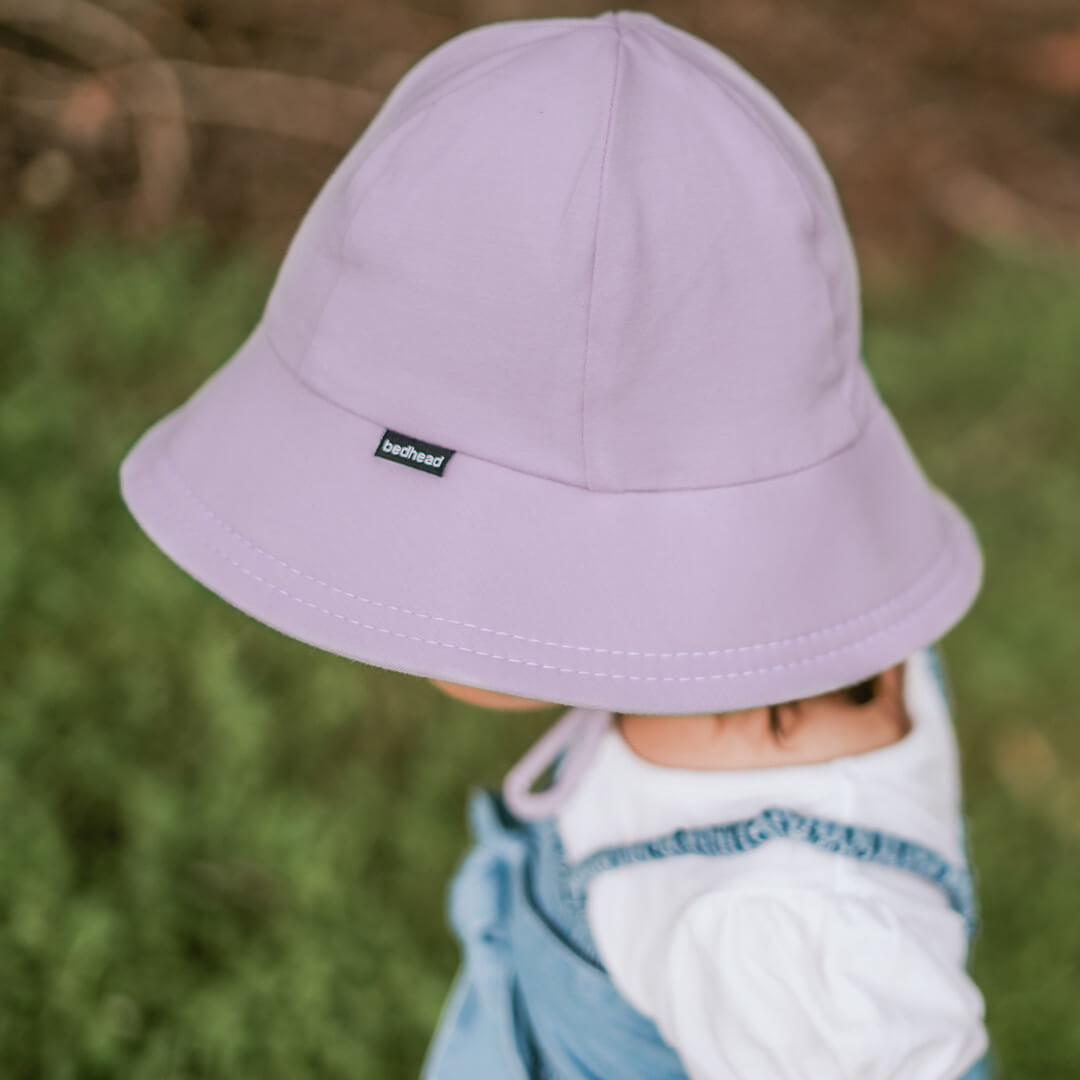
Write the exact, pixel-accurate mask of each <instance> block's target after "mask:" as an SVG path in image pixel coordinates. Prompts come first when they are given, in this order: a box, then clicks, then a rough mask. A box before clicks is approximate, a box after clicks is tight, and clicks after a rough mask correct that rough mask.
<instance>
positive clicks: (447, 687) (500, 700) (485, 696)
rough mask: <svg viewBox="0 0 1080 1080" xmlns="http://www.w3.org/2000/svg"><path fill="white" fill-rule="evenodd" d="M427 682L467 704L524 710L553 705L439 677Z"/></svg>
mask: <svg viewBox="0 0 1080 1080" xmlns="http://www.w3.org/2000/svg"><path fill="white" fill-rule="evenodd" d="M428 682H429V683H431V684H432V686H436V687H438V688H439V689H440V690H441V691H442V692H443V693H444V694H449V695H450V697H452V698H456V699H457V700H458V701H464V702H465V703H466V704H467V705H479V706H480V707H481V708H484V709H504V710H507V711H510V712H524V711H526V710H529V709H550V708H553V707H554V706H553V703H552V702H550V701H539V700H537V699H536V698H524V697H516V696H515V695H514V694H503V693H500V692H499V691H498V690H485V689H483V688H482V687H479V686H467V685H465V684H464V683H453V682H444V681H443V680H441V679H428Z"/></svg>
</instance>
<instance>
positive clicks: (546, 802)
mask: <svg viewBox="0 0 1080 1080" xmlns="http://www.w3.org/2000/svg"><path fill="white" fill-rule="evenodd" d="M610 718H611V713H610V712H608V711H607V710H605V709H585V708H573V709H570V710H569V711H568V712H567V713H566V714H565V715H564V716H562V717H561V718H560V719H559V720H557V721H556V722H555V723H554V724H552V726H551V727H550V728H548V730H547V731H545V732H544V734H543V735H541V736H540V738H539V739H537V740H536V742H535V743H533V745H532V746H531V747H529V749H528V750H527V751H526V752H525V754H524V756H523V757H522V758H521V760H520V761H519V762H518V763H517V764H516V765H515V766H514V767H513V768H512V769H511V770H510V771H509V772H508V773H507V774H506V778H505V779H504V780H503V785H502V794H503V801H504V802H505V803H506V805H507V807H508V808H509V809H510V811H511V812H512V813H513V814H514V815H515V816H517V817H519V818H521V819H523V820H525V821H539V820H540V819H541V818H546V817H551V816H552V815H553V814H554V813H555V812H556V811H557V810H558V809H559V807H560V806H562V804H563V803H564V802H565V801H566V799H567V798H568V797H569V796H570V795H571V794H572V793H573V791H574V789H575V788H576V787H577V786H578V783H579V781H580V780H581V778H582V776H584V775H585V770H586V769H587V768H588V765H589V763H590V762H591V761H592V759H593V756H594V755H595V753H596V750H597V748H598V747H599V745H600V737H601V736H602V735H603V734H604V732H605V730H606V729H607V727H608V724H609V722H610ZM564 749H566V750H568V754H567V757H566V759H565V761H564V762H563V765H562V767H561V769H560V770H559V775H558V779H557V781H556V782H554V783H552V785H551V786H550V787H547V788H545V789H544V790H543V791H540V792H532V791H530V790H529V788H530V787H531V786H532V785H533V784H534V783H535V782H536V778H537V777H538V776H539V775H540V774H541V773H542V772H543V771H544V770H545V769H546V768H547V767H548V765H550V764H551V762H552V761H554V760H555V758H556V757H557V755H558V754H559V752H560V751H561V750H564Z"/></svg>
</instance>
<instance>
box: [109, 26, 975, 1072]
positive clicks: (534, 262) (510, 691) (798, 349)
mask: <svg viewBox="0 0 1080 1080" xmlns="http://www.w3.org/2000/svg"><path fill="white" fill-rule="evenodd" d="M120 485H121V490H122V494H123V497H124V499H125V501H126V503H127V506H128V507H129V509H130V510H131V513H132V515H133V516H134V517H135V519H136V521H137V522H138V523H139V524H140V525H141V526H142V528H143V529H144V530H145V531H146V533H147V534H148V536H149V537H150V538H151V539H152V540H153V541H154V542H155V543H157V544H158V545H159V546H160V547H161V548H162V550H163V551H165V552H166V553H167V554H168V555H169V556H170V557H171V558H172V559H173V560H174V561H175V562H176V563H177V564H178V565H179V566H181V567H182V568H183V569H184V570H186V571H187V572H188V573H190V574H191V575H192V576H194V577H195V578H196V579H198V580H199V581H201V582H203V583H204V584H205V585H206V586H207V587H208V588H209V589H212V590H213V591H214V592H216V593H217V594H218V595H220V596H221V597H223V598H224V599H225V600H227V601H228V602H229V603H231V604H233V605H235V606H236V607H238V608H239V609H241V610H243V611H245V612H247V613H248V614H249V615H251V616H252V617H254V618H256V619H259V620H261V621H262V622H264V623H266V624H267V625H268V626H271V627H274V628H276V629H277V630H279V631H281V632H282V633H285V634H288V635H290V636H292V637H294V638H297V639H299V640H302V641H306V642H308V643H310V644H312V645H314V646H316V647H318V648H321V649H325V650H327V651H330V652H333V653H337V654H339V655H342V656H346V657H351V658H353V659H355V660H358V661H362V662H364V663H368V664H373V665H377V666H379V667H382V668H387V669H392V670H396V671H401V672H407V673H409V674H413V675H416V676H420V677H424V678H428V679H431V680H433V681H434V682H435V683H436V685H439V686H441V687H442V688H443V689H444V690H447V691H448V692H451V693H455V694H458V695H459V696H460V695H466V696H467V697H469V699H470V700H478V699H479V700H481V701H482V702H486V703H489V704H490V703H494V704H497V705H501V706H509V707H520V706H529V705H530V704H534V703H538V704H546V703H550V702H558V703H560V704H562V705H565V706H567V707H568V708H567V711H566V712H565V713H564V714H563V716H562V718H561V719H560V720H559V721H558V723H557V724H556V725H555V726H554V727H553V728H552V729H551V730H550V731H549V732H547V733H546V734H545V735H544V736H542V737H541V739H540V740H539V742H538V743H537V745H536V746H535V747H534V749H533V750H532V751H530V753H529V754H527V755H526V757H525V758H524V759H523V760H522V761H521V762H520V763H519V764H518V765H517V766H516V767H515V768H514V769H513V770H511V772H510V773H509V774H508V776H507V778H506V783H505V785H504V789H503V791H501V792H500V791H493V790H492V791H489V790H483V789H479V790H474V791H473V792H472V793H471V796H470V815H471V822H472V827H473V830H474V833H475V835H476V840H477V843H476V846H475V847H474V848H473V849H472V850H471V851H470V852H469V854H468V855H467V857H466V858H465V860H464V862H463V864H462V865H461V867H460V869H459V872H458V874H457V875H456V877H455V880H454V882H453V885H452V888H451V897H450V913H451V918H452V921H453V925H454V928H455V930H456V931H457V933H458V934H459V936H460V938H461V940H462V943H463V946H464V963H463V966H462V970H461V972H460V973H459V976H458V978H457V980H456V982H455V985H454V988H453V990H452V992H451V996H450V998H449V999H448V1001H447V1004H446V1007H445V1009H444V1011H443V1016H442V1018H441V1020H440V1023H439V1027H438V1030H437V1032H436V1033H435V1037H434V1039H433V1040H432V1044H431V1046H430V1048H429V1052H428V1054H427V1058H426V1061H425V1064H424V1077H425V1080H459V1078H466V1077H467V1078H469V1080H476V1078H489V1077H490V1078H498V1080H534V1078H559V1080H622V1078H641V1080H659V1078H664V1080H667V1078H672V1080H675V1078H680V1080H683V1078H687V1077H692V1078H694V1080H721V1078H724V1080H736V1078H737V1080H780V1078H783V1080H796V1078H798V1080H856V1078H858V1080H886V1078H888V1080H961V1078H963V1080H974V1078H981V1077H985V1076H986V1075H988V1073H987V1070H988V1068H989V1065H988V1047H987V1038H986V1033H985V1030H984V1027H983V1004H982V999H981V997H980V995H979V993H978V990H977V989H976V988H975V986H974V985H973V984H972V982H971V980H970V978H969V976H968V973H967V966H966V964H967V949H968V945H969V943H970V940H971V936H972V934H973V932H974V929H975V904H974V895H973V889H972V883H971V874H970V868H969V865H968V861H967V858H966V849H965V841H964V835H963V832H964V825H963V814H962V810H961V805H960V794H959V784H958V772H957V762H956V746H955V742H954V738H953V734H952V729H951V727H950V717H949V709H948V698H947V696H946V694H945V682H944V677H943V674H942V672H941V671H940V657H939V654H938V652H937V645H936V643H937V642H938V641H940V639H941V638H942V637H943V636H944V635H945V634H946V633H947V632H948V631H949V630H950V629H951V628H952V627H953V626H954V625H956V623H958V622H959V621H960V619H961V618H963V616H964V615H965V613H966V612H967V611H968V609H969V608H970V606H971V604H972V603H973V601H974V599H975V597H976V595H977V593H978V591H979V588H980V584H981V579H982V558H981V552H980V549H979V546H978V542H977V539H976V536H975V534H974V531H973V529H972V527H971V525H970V523H969V522H968V521H967V519H966V517H965V516H964V514H963V513H962V512H961V511H960V509H959V508H958V507H957V506H956V505H955V504H954V503H953V502H952V501H951V500H950V499H949V498H948V497H947V496H946V495H945V494H944V493H943V492H941V491H940V490H938V489H937V488H936V487H934V486H933V485H932V484H931V483H930V482H929V480H928V478H927V477H926V476H925V474H924V473H923V471H922V469H921V468H920V466H919V464H918V462H917V461H916V459H915V457H914V456H913V454H912V452H911V449H910V448H909V446H908V444H907V442H906V440H905V439H904V436H903V434H902V433H901V431H900V430H899V428H898V426H897V425H896V423H895V421H894V419H893V417H892V415H891V414H890V412H889V411H888V409H887V408H886V406H885V405H884V403H883V402H882V401H881V399H880V397H879V395H878V393H877V390H876V388H875V386H874V384H873V381H872V380H871V378H870V376H869V373H868V371H867V369H866V367H865V366H864V364H863V362H862V356H861V328H860V300H859V289H858V273H857V268H856V261H855V255H854V251H853V248H852V245H851V240H850V237H849V235H848V231H847V227H846V223H845V221H844V217H843V213H842V210H841V207H840V203H839V200H838V198H837V194H836V191H835V189H834V187H833V185H832V182H831V180H830V178H829V175H828V172H827V171H826V169H825V167H824V165H823V163H822V161H821V159H820V157H819V155H818V154H817V151H816V150H815V148H814V146H813V144H812V142H811V141H810V139H809V138H808V136H807V135H806V133H805V132H804V131H803V130H802V128H801V127H800V126H799V125H798V124H797V123H796V122H795V120H794V119H793V118H792V117H791V115H790V114H789V113H788V112H787V111H786V110H785V109H784V108H783V107H782V106H781V105H780V103H779V102H778V101H777V100H776V98H775V97H773V96H772V95H771V94H770V93H769V92H768V91H767V90H766V89H765V88H764V87H763V86H762V85H761V84H760V83H759V82H757V81H756V80H755V79H754V78H752V77H751V76H750V75H749V74H748V73H747V72H746V71H745V70H744V69H743V68H741V67H740V66H739V65H738V64H736V63H735V62H734V61H733V60H732V59H731V58H729V57H728V56H726V55H725V54H724V53H722V52H721V51H720V50H718V49H717V48H715V47H713V46H712V45H710V44H708V43H706V42H704V41H702V40H701V39H699V38H697V37H695V36H693V35H692V34H689V33H687V32H686V31H683V30H680V29H678V28H677V27H674V26H672V25H671V24H669V23H667V22H665V21H663V20H661V19H659V18H657V17H656V16H653V15H650V14H648V13H646V12H640V11H609V12H604V13H602V14H600V15H597V16H590V17H561V18H546V19H519V20H509V21H506V22H501V23H492V24H489V25H486V26H481V27H478V28H476V29H473V30H470V31H467V32H465V33H462V34H459V35H457V36H456V37H453V38H451V39H450V40H448V41H446V42H444V43H443V44H442V45H440V46H439V47H438V48H436V49H434V50H433V51H432V52H430V53H429V54H427V55H426V56H425V57H423V58H422V59H421V60H420V61H419V62H418V63H417V64H416V65H414V66H413V67H412V68H411V69H410V70H409V71H408V72H406V74H405V75H404V76H403V77H402V79H401V80H400V81H399V83H398V84H397V85H396V86H395V87H394V88H393V90H392V91H391V93H390V94H389V96H388V97H387V100H386V101H385V102H384V104H383V106H382V108H381V109H380V110H379V112H378V113H377V115H376V116H375V117H374V119H373V120H372V122H371V123H370V124H369V125H368V127H367V129H366V130H365V131H364V132H363V134H362V135H361V137H360V138H359V139H358V140H357V142H356V144H355V145H354V146H353V147H352V149H351V150H350V151H349V152H348V153H347V154H346V155H345V157H344V159H343V160H342V162H341V163H340V164H339V166H338V167H337V169H336V170H335V171H334V173H333V175H332V176H331V177H330V178H329V179H328V181H327V183H326V184H325V186H324V187H323V189H322V191H321V192H320V193H319V195H318V197H317V198H316V199H315V201H314V203H313V205H312V207H311V208H310V210H309V211H308V213H307V215H306V216H305V218H304V221H303V222H302V224H301V226H300V228H299V231H298V232H297V235H296V237H295V238H294V240H293V242H292V244H291V245H290V248H289V251H288V253H287V254H286V256H285V259H284V261H283V264H282V266H281V269H280V272H279V274H278V277H277V280H276V281H275V283H274V287H273V290H272V291H271V294H270V296H269V298H268V301H267V304H266V308H265V310H264V312H263V314H262V316H261V318H260V319H259V321H258V323H257V325H256V326H255V327H254V328H253V329H252V331H251V333H250V335H249V336H248V338H247V340H246V341H245V342H244V343H243V344H242V345H241V346H240V348H239V349H238V351H237V352H236V353H235V354H234V355H233V356H232V357H231V358H230V359H229V360H228V362H227V363H225V364H224V365H223V366H222V367H221V368H220V369H219V370H217V371H216V372H215V373H214V375H212V376H211V377H210V378H209V379H208V380H206V381H205V382H204V383H203V384H202V385H201V386H200V387H199V388H198V389H197V390H195V391H194V392H193V393H192V394H191V396H190V397H189V398H188V400H187V401H185V402H183V403H181V404H180V405H179V406H177V407H176V408H175V409H174V410H173V411H172V412H170V413H169V414H167V415H166V416H164V417H162V418H161V419H159V420H158V421H157V422H156V423H154V424H153V425H152V426H151V427H150V428H149V429H148V430H147V431H145V432H144V433H143V434H142V436H141V437H140V438H139V440H138V441H137V442H136V444H135V445H134V446H133V447H132V448H131V449H130V450H129V452H128V454H127V456H126V457H125V459H124V461H123V463H122V464H121V467H120ZM549 765H553V768H554V780H553V783H552V785H551V786H550V787H549V788H548V789H547V790H544V791H539V792H534V791H532V790H531V788H532V787H533V786H534V783H535V780H536V778H537V777H539V776H541V775H542V773H543V772H544V771H545V770H546V769H547V767H548V766H549Z"/></svg>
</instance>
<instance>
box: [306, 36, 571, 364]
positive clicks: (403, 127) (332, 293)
mask: <svg viewBox="0 0 1080 1080" xmlns="http://www.w3.org/2000/svg"><path fill="white" fill-rule="evenodd" d="M581 28H582V27H577V26H575V27H571V28H569V29H567V30H563V31H562V32H557V33H553V34H549V35H547V36H546V37H544V38H541V39H540V40H535V39H533V40H529V41H527V42H524V43H522V42H519V43H518V44H517V45H514V46H512V47H511V48H508V49H504V50H501V51H500V52H499V53H498V54H496V55H498V56H501V57H503V59H502V60H501V62H500V63H497V64H494V65H493V66H491V67H488V68H485V69H484V70H483V71H474V72H473V73H472V74H471V75H470V76H469V77H467V78H465V79H463V80H462V81H461V82H459V83H457V84H456V85H454V86H452V87H450V88H449V89H447V90H443V91H438V92H437V91H436V90H435V89H433V88H430V87H429V88H428V92H427V98H428V100H426V101H424V103H423V104H421V105H420V106H418V107H417V109H416V111H415V112H413V113H412V114H411V115H410V116H407V117H405V118H404V119H402V121H401V122H400V124H399V126H398V127H396V128H394V129H393V130H392V131H390V132H388V133H387V135H386V136H384V138H383V139H382V141H380V142H378V143H376V144H375V146H374V147H372V149H371V152H370V153H369V155H368V156H367V158H365V159H364V161H365V162H366V161H368V160H370V158H371V157H372V156H373V155H374V154H375V153H376V152H377V151H379V150H381V149H382V148H383V147H384V146H386V145H387V144H388V143H391V142H395V141H400V140H399V139H398V140H395V139H394V136H395V135H398V136H401V135H403V134H404V133H405V132H406V131H407V130H411V129H412V128H413V127H415V126H416V124H417V122H418V121H420V120H423V119H425V118H426V117H427V116H428V114H429V113H430V112H431V111H432V110H433V109H435V108H436V107H438V106H440V105H443V104H445V103H446V101H447V100H448V99H449V98H452V97H454V96H455V95H456V94H457V93H458V92H459V91H462V90H466V89H468V88H469V87H470V86H472V85H473V84H474V83H476V82H479V81H480V80H481V79H483V78H486V77H488V76H490V75H494V74H496V73H498V72H499V71H502V69H503V68H505V67H507V66H508V65H509V64H511V63H513V62H514V61H515V60H517V59H518V57H519V56H520V54H521V53H522V52H526V51H528V50H529V49H531V48H539V47H540V46H542V45H546V44H548V43H549V42H552V41H557V40H560V39H562V38H564V37H566V36H567V35H569V34H572V33H574V32H575V31H576V30H578V29H581ZM474 29H481V27H474ZM455 36H458V35H455ZM450 40H452V39H447V41H445V42H443V44H448V43H449V41H450ZM423 59H424V58H421V59H420V60H418V61H417V64H421V63H423ZM489 59H490V58H489ZM436 85H441V84H436ZM392 92H393V90H391V93H392ZM389 99H390V95H389V94H388V95H387V97H386V98H384V100H383V106H385V105H386V104H387V103H388V102H389ZM383 106H381V107H380V110H381V108H382V107H383ZM378 119H379V114H378V113H376V115H375V116H374V117H372V119H371V121H369V123H368V129H370V128H371V127H372V126H373V125H374V124H375V123H376V121H377V120H378ZM366 130H367V129H365V131H366ZM363 134H364V133H363V132H362V133H361V136H360V138H363ZM362 172H363V163H361V165H360V166H358V167H357V169H356V171H355V172H354V173H353V174H352V175H351V176H349V177H348V179H347V180H346V181H345V183H344V185H343V188H344V190H343V191H342V196H341V198H342V202H343V204H344V207H345V211H346V214H347V218H346V221H345V224H344V227H343V228H341V229H340V230H338V233H337V247H336V251H335V266H334V280H333V282H332V283H331V285H330V287H329V288H328V289H327V290H326V297H325V299H324V300H323V304H322V308H321V310H320V312H319V315H318V317H317V318H316V320H315V324H314V327H313V328H312V332H311V336H310V337H309V339H308V343H307V345H306V346H305V348H304V353H303V356H301V358H300V361H299V365H298V369H297V370H298V371H299V370H306V368H307V366H308V358H309V356H310V353H311V348H312V346H313V345H314V343H315V339H316V338H317V337H318V336H319V330H320V328H321V327H322V323H323V321H324V319H325V318H326V313H327V311H329V309H330V305H331V303H332V302H333V300H334V298H335V297H336V295H337V292H338V289H339V287H340V284H341V271H342V267H343V265H344V262H345V259H344V254H345V247H346V243H347V241H348V239H349V234H350V233H351V232H352V230H353V227H354V226H355V224H356V219H357V217H358V216H359V214H360V210H361V208H362V207H361V206H360V205H355V206H352V207H351V208H350V203H351V202H352V200H353V198H354V194H355V192H354V189H355V188H357V187H360V186H361V185H360V184H359V182H358V178H359V177H360V175H361V173H362ZM371 183H374V180H372V181H371Z"/></svg>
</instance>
